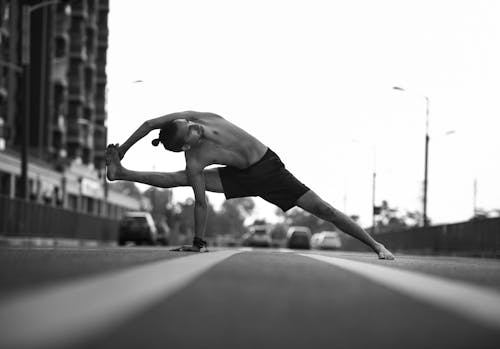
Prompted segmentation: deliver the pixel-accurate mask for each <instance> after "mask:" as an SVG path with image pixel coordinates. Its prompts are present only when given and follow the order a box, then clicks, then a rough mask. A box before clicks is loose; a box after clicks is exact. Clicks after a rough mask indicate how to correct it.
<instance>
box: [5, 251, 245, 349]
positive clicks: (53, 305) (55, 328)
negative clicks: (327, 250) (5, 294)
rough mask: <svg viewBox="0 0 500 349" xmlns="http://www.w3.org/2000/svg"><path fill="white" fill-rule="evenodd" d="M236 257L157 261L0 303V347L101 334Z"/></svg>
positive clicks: (68, 340)
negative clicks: (226, 260) (222, 262)
mask: <svg viewBox="0 0 500 349" xmlns="http://www.w3.org/2000/svg"><path fill="white" fill-rule="evenodd" d="M237 253H239V252H238V251H220V252H212V253H200V254H195V255H192V256H189V257H181V258H177V259H173V260H172V259H170V260H163V261H158V262H154V263H150V264H147V265H142V266H137V267H134V268H132V269H127V270H124V271H119V272H114V273H109V274H105V275H100V276H97V277H93V278H87V279H83V280H79V281H75V282H68V283H67V284H65V285H60V286H53V287H50V288H47V289H44V290H42V291H40V290H38V291H36V290H35V291H33V292H31V293H28V294H24V295H23V296H18V297H15V298H13V299H10V300H5V301H3V302H2V304H0V324H1V326H0V347H1V348H54V347H57V346H66V345H68V344H71V343H74V342H75V341H78V340H79V339H82V338H88V337H90V336H94V335H96V334H99V333H102V332H104V331H107V330H109V329H110V328H113V327H115V326H117V325H119V324H120V323H122V322H124V321H126V320H127V319H129V318H130V317H132V316H133V315H135V314H137V313H138V312H140V311H141V310H142V309H144V308H145V307H147V306H149V305H151V304H153V303H154V302H156V301H160V300H163V299H165V298H167V297H168V296H170V295H172V294H173V293H175V292H177V291H179V290H180V289H181V288H183V287H185V286H186V285H187V284H188V283H189V282H191V281H192V280H193V279H195V278H196V277H198V276H199V275H200V274H202V273H203V272H205V271H206V270H207V269H209V268H211V267H212V266H214V265H216V264H217V263H220V262H221V261H223V260H225V259H226V258H228V257H230V256H232V255H234V254H237Z"/></svg>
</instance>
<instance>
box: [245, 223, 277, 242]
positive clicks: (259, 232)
mask: <svg viewBox="0 0 500 349" xmlns="http://www.w3.org/2000/svg"><path fill="white" fill-rule="evenodd" d="M271 242H272V240H271V234H270V230H269V228H268V226H267V225H254V226H251V227H250V229H249V231H248V233H246V234H244V235H243V239H242V244H243V246H255V247H270V246H271Z"/></svg>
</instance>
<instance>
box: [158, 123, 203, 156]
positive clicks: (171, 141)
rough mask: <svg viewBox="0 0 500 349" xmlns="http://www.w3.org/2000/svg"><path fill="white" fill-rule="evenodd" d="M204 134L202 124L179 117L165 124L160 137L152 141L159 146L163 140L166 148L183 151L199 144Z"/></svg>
mask: <svg viewBox="0 0 500 349" xmlns="http://www.w3.org/2000/svg"><path fill="white" fill-rule="evenodd" d="M202 136H203V127H202V126H201V125H199V124H196V123H194V122H191V121H189V120H186V119H177V120H173V121H170V122H168V123H167V124H165V126H164V127H163V128H162V129H161V130H160V135H159V137H158V138H157V139H155V140H153V142H152V143H153V145H154V146H157V145H158V144H159V143H160V142H161V143H162V144H163V146H164V147H165V149H167V150H170V151H174V152H181V151H186V150H189V149H191V147H193V146H194V145H196V144H198V142H199V141H200V139H201V137H202Z"/></svg>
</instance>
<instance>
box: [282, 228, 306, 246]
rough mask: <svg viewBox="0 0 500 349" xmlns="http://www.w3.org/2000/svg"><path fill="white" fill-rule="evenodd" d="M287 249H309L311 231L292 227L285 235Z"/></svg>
mask: <svg viewBox="0 0 500 349" xmlns="http://www.w3.org/2000/svg"><path fill="white" fill-rule="evenodd" d="M286 238H287V243H286V245H287V247H288V248H302V249H306V250H308V249H310V248H311V229H309V228H308V227H301V226H292V227H290V228H288V231H287V233H286Z"/></svg>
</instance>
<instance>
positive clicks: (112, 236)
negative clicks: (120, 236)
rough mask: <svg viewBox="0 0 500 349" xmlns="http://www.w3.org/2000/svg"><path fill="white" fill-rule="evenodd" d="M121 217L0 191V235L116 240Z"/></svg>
mask: <svg viewBox="0 0 500 349" xmlns="http://www.w3.org/2000/svg"><path fill="white" fill-rule="evenodd" d="M117 233H118V221H116V220H113V219H108V218H105V217H99V216H93V215H89V214H85V213H80V212H74V211H69V210H67V209H62V208H58V207H53V206H47V205H42V204H38V203H33V202H27V201H24V200H19V199H12V198H9V197H6V196H2V195H0V235H3V236H8V237H37V238H38V237H41V238H69V239H85V240H100V241H116V238H117Z"/></svg>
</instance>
